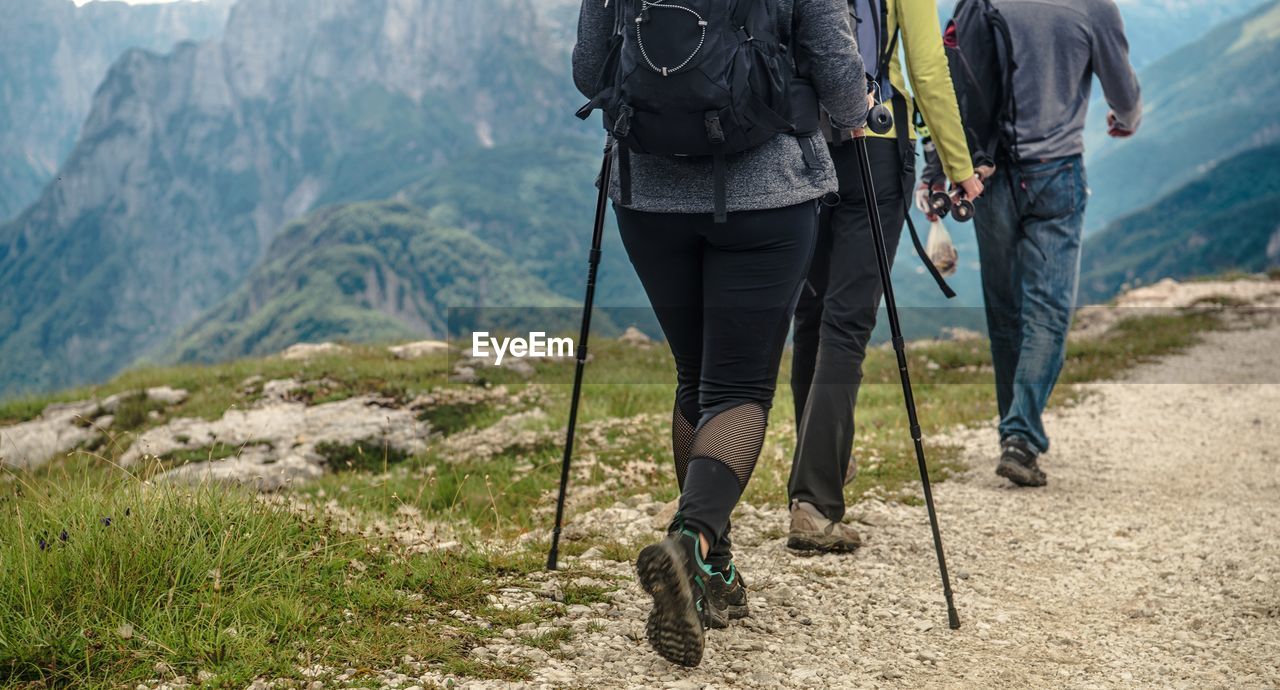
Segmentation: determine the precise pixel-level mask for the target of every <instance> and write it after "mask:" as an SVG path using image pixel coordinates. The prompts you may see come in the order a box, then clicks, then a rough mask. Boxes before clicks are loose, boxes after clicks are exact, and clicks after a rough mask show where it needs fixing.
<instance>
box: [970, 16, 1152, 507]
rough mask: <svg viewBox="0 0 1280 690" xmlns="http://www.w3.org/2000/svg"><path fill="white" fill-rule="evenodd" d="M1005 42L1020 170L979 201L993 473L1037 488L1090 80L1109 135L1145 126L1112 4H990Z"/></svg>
mask: <svg viewBox="0 0 1280 690" xmlns="http://www.w3.org/2000/svg"><path fill="white" fill-rule="evenodd" d="M992 4H993V5H994V6H995V7H996V9H998V10H999V11H1000V12H1001V14H1003V15H1004V17H1005V19H1006V21H1007V22H1008V23H1009V28H1010V33H1011V34H1012V37H1013V48H1014V51H1013V53H1014V63H1015V64H1016V65H1017V69H1016V70H1015V71H1014V73H1013V78H1014V89H1013V91H1014V99H1015V103H1016V108H1017V122H1016V129H1017V132H1016V135H1017V136H1016V139H1015V141H1016V142H1017V143H1016V146H1017V152H1016V153H1017V156H1016V158H1017V160H1016V162H1007V161H1006V162H1005V163H1004V164H1002V165H999V166H997V170H996V172H995V174H994V175H993V176H992V177H991V179H990V180H988V181H987V183H986V187H987V191H986V193H985V194H984V195H983V196H982V198H980V199H978V200H977V202H976V204H975V205H976V207H977V217H976V218H975V224H976V227H977V236H978V250H979V256H980V259H981V262H982V287H983V297H984V299H985V301H986V308H987V327H988V331H989V333H990V336H991V356H992V359H993V360H994V364H995V375H996V397H997V400H998V403H999V406H1000V446H1001V457H1000V464H999V466H998V467H997V469H996V473H997V474H999V475H1000V476H1002V477H1005V478H1007V479H1009V480H1010V481H1012V482H1013V483H1015V484H1017V485H1019V486H1044V485H1045V483H1046V478H1045V474H1044V472H1043V471H1042V470H1041V469H1040V466H1039V464H1038V463H1037V458H1038V457H1039V455H1040V454H1041V453H1044V452H1045V451H1047V450H1049V437H1048V435H1047V434H1046V433H1045V429H1044V422H1043V420H1042V419H1041V414H1042V413H1043V412H1044V408H1045V405H1046V404H1047V403H1048V401H1049V395H1050V394H1051V393H1052V392H1053V387H1054V385H1055V384H1056V383H1057V381H1058V374H1059V373H1060V372H1061V371H1062V365H1063V363H1064V361H1065V359H1066V346H1067V331H1068V330H1070V328H1071V316H1072V310H1073V309H1074V308H1075V303H1076V286H1077V283H1078V282H1079V277H1080V244H1081V233H1082V231H1083V227H1084V211H1085V205H1086V203H1087V201H1088V197H1089V189H1088V184H1087V182H1086V178H1085V171H1084V163H1083V160H1082V154H1083V152H1084V123H1085V114H1086V113H1087V111H1088V108H1089V92H1090V88H1091V86H1092V81H1093V76H1094V75H1095V74H1096V75H1097V76H1098V79H1099V81H1100V82H1101V83H1102V90H1103V93H1104V94H1105V96H1106V100H1107V103H1108V105H1109V106H1110V107H1111V112H1110V114H1109V116H1108V118H1107V123H1108V126H1109V133H1110V135H1111V136H1113V137H1128V136H1130V135H1132V134H1133V133H1134V132H1135V131H1136V130H1137V128H1138V124H1139V122H1140V120H1141V118H1142V97H1141V91H1140V89H1139V86H1138V78H1137V76H1136V75H1135V74H1134V71H1133V67H1132V66H1131V65H1130V63H1129V44H1128V41H1127V40H1126V38H1125V34H1124V24H1123V22H1122V20H1121V18H1120V11H1119V9H1117V7H1116V4H1115V2H1114V0H1058V1H1056V2H1046V1H1045V0H993V3H992Z"/></svg>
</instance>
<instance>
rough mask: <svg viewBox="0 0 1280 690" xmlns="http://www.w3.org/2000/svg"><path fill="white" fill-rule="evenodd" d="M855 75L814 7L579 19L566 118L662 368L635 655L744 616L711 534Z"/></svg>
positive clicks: (772, 376)
mask: <svg viewBox="0 0 1280 690" xmlns="http://www.w3.org/2000/svg"><path fill="white" fill-rule="evenodd" d="M863 71H864V70H863V66H862V63H861V60H860V58H859V56H858V53H857V51H856V48H855V46H854V39H853V35H852V33H851V31H850V29H849V25H848V23H847V21H846V19H845V16H844V9H843V7H842V6H840V5H838V4H837V3H836V2H833V0H733V1H730V0H583V3H582V9H581V14H580V17H579V24H578V42H577V45H576V46H575V48H574V54H573V72H574V81H575V83H576V84H577V86H578V89H579V90H580V91H581V92H582V93H583V94H584V95H586V96H587V97H588V98H591V99H592V100H591V102H590V103H588V105H587V106H585V107H584V108H583V110H582V111H580V113H579V114H580V115H582V116H583V117H586V116H588V115H590V113H591V112H592V111H593V110H595V109H599V110H601V111H602V112H603V115H604V122H605V127H606V129H607V130H608V132H609V135H610V141H611V148H612V152H613V153H612V154H610V155H612V158H608V157H606V164H605V165H604V169H605V171H609V173H608V174H607V176H606V177H605V179H602V180H601V181H600V184H602V185H606V186H607V191H608V192H609V196H610V197H611V199H612V201H613V205H614V211H615V214H616V216H617V220H618V227H619V230H620V232H621V235H622V240H623V243H624V245H625V247H626V250H627V254H628V256H629V257H630V259H631V262H632V264H633V265H634V266H635V269H636V272H637V274H638V275H639V277H640V280H641V282H642V284H643V285H644V288H645V291H646V293H647V294H648V297H649V300H650V302H651V303H652V305H653V308H654V311H655V312H656V314H657V317H658V321H659V324H660V325H661V327H662V330H663V333H664V335H665V336H666V340H667V343H668V345H669V346H670V348H671V352H672V354H673V355H674V358H675V362H676V375H677V387H676V400H675V409H674V412H673V420H672V428H671V443H672V451H673V454H674V458H675V466H676V475H677V480H678V482H679V484H680V487H681V494H680V504H679V511H678V512H677V514H676V517H675V520H674V521H673V523H672V524H671V526H670V530H669V532H670V533H669V535H668V536H667V538H665V539H664V540H662V541H661V542H659V543H657V544H654V545H651V546H649V547H647V548H645V549H644V550H643V551H642V552H641V553H640V556H639V558H638V559H637V562H636V571H637V576H638V578H639V580H640V583H641V585H642V586H643V587H644V589H645V590H646V591H647V592H648V593H649V594H650V595H651V596H652V597H653V609H652V611H651V612H650V614H649V618H648V624H647V626H646V633H647V636H648V640H649V644H650V645H651V646H652V647H653V648H654V650H655V651H657V652H658V654H660V655H661V656H662V657H664V658H666V659H668V660H670V661H672V662H674V663H677V664H681V665H684V666H696V665H698V664H699V663H700V662H701V659H702V653H703V648H704V628H706V627H712V626H715V627H723V626H725V625H727V624H728V619H729V618H732V617H740V616H743V615H746V612H747V602H746V591H745V586H744V583H743V579H742V577H741V575H740V574H739V573H738V571H737V568H736V567H735V566H734V564H733V562H732V555H731V553H730V542H729V516H730V513H731V512H732V510H733V508H734V506H735V505H736V504H737V502H738V499H739V497H740V496H741V495H742V492H743V490H744V489H745V488H746V486H747V482H748V481H749V480H750V478H751V474H752V471H753V470H754V468H755V464H756V461H757V459H758V458H759V455H760V451H761V448H762V446H763V443H764V436H765V429H766V425H767V420H768V414H769V409H770V406H771V405H772V402H773V396H774V389H775V386H776V379H777V374H778V367H779V361H780V358H781V355H782V350H783V347H784V344H785V342H786V336H787V330H788V328H789V326H790V322H791V318H792V314H793V312H794V309H795V303H796V300H797V298H798V296H799V293H800V289H801V286H802V284H803V282H804V277H805V271H806V269H807V267H808V265H809V262H810V259H811V257H812V254H813V250H814V238H815V236H816V234H817V225H818V207H819V200H820V199H821V198H822V197H824V196H825V195H828V194H831V193H834V192H835V191H836V190H837V188H838V184H837V178H836V172H835V168H834V166H833V164H832V161H831V157H830V155H829V154H828V152H827V150H826V146H825V145H824V143H823V138H822V134H821V132H820V131H819V122H818V105H819V102H821V105H822V106H823V107H824V108H825V109H826V111H827V112H828V113H830V119H831V124H832V126H833V127H835V128H836V129H839V130H852V129H854V128H858V127H861V126H862V125H863V123H864V122H865V119H866V113H867V100H866V93H867V90H866V84H865V82H864V80H863ZM615 164H616V165H615Z"/></svg>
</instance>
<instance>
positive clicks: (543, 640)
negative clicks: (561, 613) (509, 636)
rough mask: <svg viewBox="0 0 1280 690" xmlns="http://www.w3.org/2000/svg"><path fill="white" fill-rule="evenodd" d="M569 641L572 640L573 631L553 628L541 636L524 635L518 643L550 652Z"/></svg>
mask: <svg viewBox="0 0 1280 690" xmlns="http://www.w3.org/2000/svg"><path fill="white" fill-rule="evenodd" d="M571 639H573V631H572V630H570V629H569V628H554V629H552V630H548V631H547V632H544V633H542V634H541V635H524V636H522V637H521V638H520V641H521V642H524V643H525V644H527V645H529V646H530V647H536V648H538V649H541V650H543V651H544V652H551V651H555V650H557V649H560V646H561V645H563V644H564V643H565V642H568V641H569V640H571Z"/></svg>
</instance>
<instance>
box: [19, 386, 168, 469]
mask: <svg viewBox="0 0 1280 690" xmlns="http://www.w3.org/2000/svg"><path fill="white" fill-rule="evenodd" d="M141 395H142V397H143V398H145V402H146V403H149V404H151V405H153V406H157V407H169V406H173V405H178V404H180V403H182V402H183V401H184V400H186V399H187V392H186V391H184V390H178V389H174V388H169V387H168V386H161V387H157V388H150V389H148V390H146V391H144V392H143V393H142V394H141ZM138 397H139V393H120V394H117V395H113V396H111V397H108V398H107V399H105V400H103V401H102V402H98V401H97V400H81V401H78V402H70V403H57V404H53V405H49V406H48V407H46V408H45V409H44V412H42V413H41V414H40V416H39V417H37V418H35V419H32V420H29V421H26V422H22V423H20V424H15V425H13V426H8V427H0V466H7V467H13V468H17V469H23V470H33V469H37V468H39V467H41V466H43V465H44V464H46V463H48V462H49V461H50V460H52V459H54V458H55V457H57V456H59V455H62V454H65V453H69V452H71V451H73V450H75V449H77V448H81V447H85V446H88V445H92V444H93V443H94V442H96V441H98V440H100V439H102V438H104V437H108V436H110V435H111V433H112V427H113V426H114V423H115V419H116V413H117V412H119V411H120V407H121V405H122V404H124V403H125V401H126V400H130V399H131V398H132V399H136V398H138Z"/></svg>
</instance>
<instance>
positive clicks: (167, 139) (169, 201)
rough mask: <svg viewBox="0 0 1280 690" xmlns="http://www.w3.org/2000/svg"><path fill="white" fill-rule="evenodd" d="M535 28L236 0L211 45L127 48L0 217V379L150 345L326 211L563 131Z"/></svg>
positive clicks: (56, 381) (339, 3)
mask: <svg viewBox="0 0 1280 690" xmlns="http://www.w3.org/2000/svg"><path fill="white" fill-rule="evenodd" d="M544 24H545V20H544V19H543V17H542V16H541V15H540V14H539V13H538V12H537V11H536V10H535V7H534V6H533V5H531V4H530V3H528V2H524V1H522V0H486V1H485V2H469V1H462V0H448V1H445V2H441V1H440V0H324V1H322V2H316V1H313V0H241V1H240V2H239V3H237V4H236V5H235V6H234V8H233V9H232V11H231V14H230V17H229V19H228V22H227V26H226V29H225V31H224V34H223V37H222V38H221V40H218V41H206V42H203V43H182V44H180V45H178V46H177V47H176V48H175V49H174V50H173V51H172V52H170V53H168V54H165V55H158V54H155V53H150V52H147V51H144V50H139V49H132V50H129V51H127V52H125V54H124V55H122V56H121V57H120V58H119V59H118V60H117V61H116V62H115V64H114V65H113V66H112V68H111V70H110V71H109V73H108V74H107V76H106V78H105V80H104V81H103V83H102V85H101V86H100V87H99V89H98V91H97V93H96V95H95V97H94V104H93V108H92V111H91V114H90V115H89V117H88V119H87V121H86V123H85V126H84V128H83V130H82V132H81V134H80V138H79V141H78V142H77V144H76V146H75V148H74V150H73V151H72V152H71V154H70V155H69V156H68V158H67V159H66V161H65V162H64V163H63V165H62V167H61V168H60V170H59V173H58V180H57V181H56V182H54V183H52V184H50V185H49V186H47V187H46V188H45V190H44V192H43V194H42V195H41V197H40V199H39V200H38V201H37V202H36V203H34V204H33V205H31V206H30V207H28V208H27V209H26V210H25V211H24V212H23V213H22V214H21V215H20V216H19V217H18V218H17V219H16V220H15V221H13V222H11V223H9V224H8V225H6V226H0V286H3V289H2V290H0V351H3V352H5V354H6V356H5V357H4V358H3V360H0V388H9V389H13V388H15V387H17V388H48V387H56V386H64V385H70V384H73V383H78V382H83V381H87V380H96V379H100V378H102V377H104V376H108V375H110V374H111V373H113V372H115V371H117V370H119V369H120V368H121V367H123V366H125V365H127V364H129V363H130V362H132V361H134V360H135V359H137V358H138V357H139V356H141V355H143V354H145V353H147V352H149V351H151V350H153V349H156V348H158V347H159V346H161V345H163V344H164V343H165V342H166V341H168V340H169V338H170V337H171V336H172V335H173V333H174V332H175V331H176V330H177V329H179V328H181V327H183V326H184V325H186V324H189V323H191V322H192V321H194V320H195V319H196V317H198V316H199V315H200V314H202V313H203V312H204V311H205V310H206V309H208V308H210V307H212V306H214V305H215V304H217V303H218V302H219V301H220V300H221V299H223V298H224V297H226V296H227V295H229V294H230V293H231V292H232V291H233V290H235V288H236V287H237V286H238V285H239V284H240V281H241V280H242V279H243V278H244V277H245V276H246V275H247V274H248V272H249V270H250V269H251V268H252V267H253V266H254V265H255V264H257V263H258V262H259V261H260V260H261V259H262V257H263V255H264V252H265V250H266V249H267V247H268V246H269V245H270V243H271V240H272V238H273V237H274V236H275V235H276V233H277V232H278V231H279V230H280V228H281V227H282V226H284V224H285V223H286V222H288V221H290V220H293V219H295V218H298V217H300V216H302V215H304V214H306V213H307V212H308V211H311V210H313V209H315V208H318V207H320V206H321V205H325V204H333V203H340V202H345V201H355V200H363V199H377V198H383V197H386V196H389V195H392V194H394V193H396V192H397V191H398V190H399V189H400V188H402V187H403V186H405V185H407V184H409V183H410V182H413V181H416V180H419V179H421V178H422V177H423V176H425V175H426V174H427V173H429V172H430V171H431V170H433V169H436V168H438V167H440V166H442V165H444V164H445V163H447V162H449V161H451V160H456V159H459V158H461V157H464V156H468V155H474V153H475V152H476V151H481V150H484V149H485V148H492V147H496V146H501V145H504V144H506V143H510V142H514V141H521V140H531V139H535V138H544V139H546V138H551V139H554V138H556V137H559V136H568V135H576V134H577V133H578V132H579V131H580V128H579V127H578V126H577V125H576V121H575V120H574V119H573V118H572V116H571V112H572V105H571V104H572V103H574V102H575V101H576V99H573V100H570V99H569V96H568V94H569V90H570V89H571V88H572V87H571V85H569V84H568V83H567V79H566V78H565V77H564V75H565V74H566V63H567V52H566V51H567V47H568V46H567V45H566V44H563V43H561V42H556V41H549V40H547V39H546V37H545V34H546V33H548V31H549V30H544V29H543V28H542V27H543V26H544Z"/></svg>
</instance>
